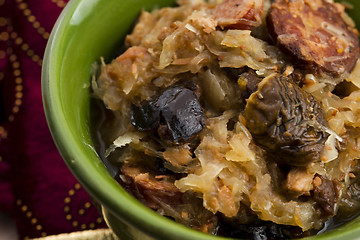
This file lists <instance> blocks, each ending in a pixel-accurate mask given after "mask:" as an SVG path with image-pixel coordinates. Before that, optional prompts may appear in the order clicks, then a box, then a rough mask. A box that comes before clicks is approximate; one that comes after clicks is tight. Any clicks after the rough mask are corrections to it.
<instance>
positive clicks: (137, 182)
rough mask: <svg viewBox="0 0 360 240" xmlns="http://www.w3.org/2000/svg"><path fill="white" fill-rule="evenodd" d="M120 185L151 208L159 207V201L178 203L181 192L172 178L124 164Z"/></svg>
mask: <svg viewBox="0 0 360 240" xmlns="http://www.w3.org/2000/svg"><path fill="white" fill-rule="evenodd" d="M120 176H121V180H122V185H123V186H124V187H125V189H127V190H128V191H129V192H131V193H132V194H133V195H134V196H135V197H136V198H137V199H139V200H140V201H142V202H143V203H144V204H145V205H146V206H148V207H149V208H152V209H160V208H161V203H166V204H176V203H178V204H180V203H181V197H182V193H181V192H180V191H179V189H177V188H176V187H175V185H174V183H173V182H174V179H172V178H171V177H169V176H166V175H158V176H155V175H154V174H152V173H150V172H147V171H146V170H144V169H142V168H140V167H137V166H131V165H129V164H125V165H124V166H123V167H122V168H121V175H120Z"/></svg>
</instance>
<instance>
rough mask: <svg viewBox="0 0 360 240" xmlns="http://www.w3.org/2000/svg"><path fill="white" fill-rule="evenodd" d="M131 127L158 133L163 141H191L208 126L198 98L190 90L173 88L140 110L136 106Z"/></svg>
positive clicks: (132, 112)
mask: <svg viewBox="0 0 360 240" xmlns="http://www.w3.org/2000/svg"><path fill="white" fill-rule="evenodd" d="M131 123H132V125H133V126H134V127H136V128H137V129H138V130H139V131H148V130H157V132H158V134H159V136H160V138H161V139H163V140H164V141H166V142H168V141H170V142H171V143H175V144H177V143H180V142H186V141H188V140H190V139H191V138H192V137H193V136H194V135H196V134H197V133H199V132H200V131H201V130H202V129H203V128H204V126H205V125H206V118H205V115H204V113H203V111H202V108H201V105H200V102H199V99H198V96H197V94H196V93H195V92H194V91H193V90H190V89H189V88H185V87H181V86H174V87H170V88H168V89H166V90H165V91H163V92H162V93H161V95H160V96H159V97H158V98H156V99H155V100H152V101H147V102H144V103H143V104H142V105H141V106H140V107H138V106H135V105H133V106H132V109H131Z"/></svg>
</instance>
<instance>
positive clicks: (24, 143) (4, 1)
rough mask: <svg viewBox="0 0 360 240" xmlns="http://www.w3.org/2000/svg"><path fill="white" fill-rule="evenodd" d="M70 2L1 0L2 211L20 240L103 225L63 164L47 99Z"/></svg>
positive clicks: (0, 173) (0, 183) (0, 108)
mask: <svg viewBox="0 0 360 240" xmlns="http://www.w3.org/2000/svg"><path fill="white" fill-rule="evenodd" d="M66 3H67V1H63V0H0V211H1V212H5V213H7V214H9V215H12V216H14V218H15V220H16V222H17V227H18V231H19V235H20V237H21V239H27V238H29V237H30V238H34V237H41V236H46V235H52V234H59V233H69V232H74V231H79V230H85V229H95V228H100V227H104V226H105V225H104V223H103V220H102V218H101V217H100V215H99V214H98V211H97V210H96V208H95V207H94V205H93V204H92V201H91V199H90V197H89V196H88V195H87V193H86V192H85V190H84V189H83V188H82V187H81V186H80V184H79V183H78V182H77V181H76V179H75V178H74V177H73V176H72V174H71V173H70V171H69V170H68V168H67V167H66V165H65V164H64V162H63V160H62V159H61V157H60V155H59V153H58V151H57V149H56V147H55V145H54V143H53V141H52V138H51V135H50V133H49V130H48V127H47V124H46V121H45V116H44V111H43V106H42V99H41V80H40V78H41V66H42V57H43V53H44V49H45V46H46V42H47V40H48V38H49V33H50V31H51V29H52V26H53V24H54V23H55V21H56V19H57V17H58V15H59V14H60V12H61V11H62V9H63V8H64V7H65V5H66Z"/></svg>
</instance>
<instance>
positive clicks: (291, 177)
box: [286, 168, 314, 194]
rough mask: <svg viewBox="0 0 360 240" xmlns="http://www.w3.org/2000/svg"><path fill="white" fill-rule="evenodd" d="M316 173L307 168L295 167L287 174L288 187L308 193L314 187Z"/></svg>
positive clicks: (294, 190)
mask: <svg viewBox="0 0 360 240" xmlns="http://www.w3.org/2000/svg"><path fill="white" fill-rule="evenodd" d="M313 178H314V174H312V173H308V172H307V169H306V168H293V169H291V170H290V172H289V173H288V175H287V179H286V188H287V189H289V190H290V191H293V192H297V193H299V194H302V193H308V192H310V191H311V190H312V189H313Z"/></svg>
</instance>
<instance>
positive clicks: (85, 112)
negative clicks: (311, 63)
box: [42, 0, 360, 240]
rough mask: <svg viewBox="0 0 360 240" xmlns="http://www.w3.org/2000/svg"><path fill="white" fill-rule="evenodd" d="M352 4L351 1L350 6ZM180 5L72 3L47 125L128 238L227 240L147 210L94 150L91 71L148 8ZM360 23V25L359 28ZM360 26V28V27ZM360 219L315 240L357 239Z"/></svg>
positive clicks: (51, 48)
mask: <svg viewBox="0 0 360 240" xmlns="http://www.w3.org/2000/svg"><path fill="white" fill-rule="evenodd" d="M348 1H349V0H348ZM353 3H354V4H355V5H356V6H357V8H355V9H354V10H353V11H352V14H353V17H356V19H357V20H360V15H359V14H356V13H357V12H359V11H358V9H359V8H360V1H358V0H353ZM173 4H174V1H173V0H72V1H70V2H69V4H68V5H67V7H66V8H65V10H64V11H63V13H62V14H61V16H60V18H59V19H58V21H57V23H56V25H55V27H54V29H53V32H52V34H51V37H50V40H49V43H48V46H47V49H46V53H45V58H44V66H43V72H42V81H43V82H42V90H43V99H44V108H45V112H46V117H47V121H48V124H49V127H50V130H51V133H52V135H53V138H54V140H55V143H56V145H57V147H58V149H59V151H60V153H61V155H62V157H63V158H64V160H65V162H66V164H67V165H68V167H69V168H70V169H71V171H72V173H73V174H74V175H75V176H76V177H77V179H78V180H79V181H80V183H81V184H82V185H83V186H84V187H85V189H86V190H87V191H88V192H89V193H90V194H91V196H92V197H94V199H96V201H97V202H98V203H99V204H100V205H101V206H102V210H103V214H104V217H105V220H106V222H107V223H108V225H109V226H110V227H111V229H113V231H114V232H115V233H116V234H117V235H118V236H119V237H120V238H121V239H122V240H123V239H136V240H140V239H141V240H145V239H163V240H180V239H181V240H186V239H187V240H196V239H204V240H211V239H218V240H220V239H224V238H220V237H214V236H210V235H206V234H203V233H200V232H197V231H194V230H191V229H188V228H186V227H184V226H181V225H179V224H176V223H174V222H172V221H170V220H168V219H166V218H164V217H161V216H160V215H158V214H156V213H155V212H153V211H151V210H149V209H148V208H146V207H145V206H143V205H142V204H141V203H140V202H138V201H137V200H135V199H134V198H133V197H131V196H130V195H129V194H128V193H127V192H126V191H125V190H124V189H122V188H121V187H120V186H119V184H118V183H117V182H116V181H115V180H114V179H113V178H112V177H111V175H110V174H109V172H108V171H107V170H106V168H105V167H104V165H103V163H102V161H101V160H100V158H99V156H98V154H97V153H96V151H95V149H94V144H93V141H92V138H91V131H90V126H91V124H90V122H91V119H90V87H89V86H90V78H91V65H92V63H94V62H95V61H98V60H99V58H100V56H104V57H105V59H106V60H107V61H109V60H110V59H111V58H112V57H114V55H115V52H114V51H115V49H118V48H119V46H121V45H122V41H123V39H124V37H125V35H126V34H127V33H128V32H129V31H130V30H131V28H132V26H133V23H134V21H135V19H136V18H137V16H138V15H139V12H140V11H141V9H148V10H150V9H152V8H155V7H162V6H169V5H173ZM359 22H360V21H359ZM358 26H360V24H358ZM359 236H360V218H358V219H356V220H353V221H352V222H350V223H348V224H346V225H344V226H342V227H339V228H337V229H336V230H333V231H330V232H328V233H325V234H321V235H319V236H316V237H312V238H311V239H339V240H340V239H356V238H359Z"/></svg>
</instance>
